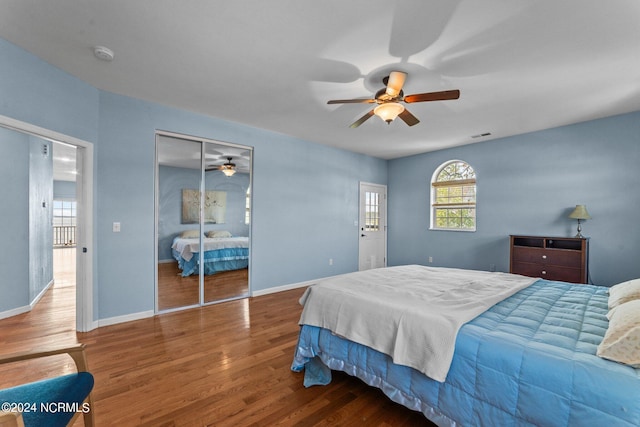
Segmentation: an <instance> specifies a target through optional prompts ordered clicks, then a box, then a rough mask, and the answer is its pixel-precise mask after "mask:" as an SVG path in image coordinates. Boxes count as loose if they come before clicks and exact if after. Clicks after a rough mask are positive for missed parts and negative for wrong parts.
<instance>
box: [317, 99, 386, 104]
mask: <svg viewBox="0 0 640 427" xmlns="http://www.w3.org/2000/svg"><path fill="white" fill-rule="evenodd" d="M374 102H376V100H375V99H332V100H331V101H329V102H327V104H373V103H374Z"/></svg>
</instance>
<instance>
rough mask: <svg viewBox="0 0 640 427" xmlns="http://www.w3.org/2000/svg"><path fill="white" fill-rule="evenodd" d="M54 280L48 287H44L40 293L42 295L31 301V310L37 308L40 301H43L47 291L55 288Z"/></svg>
mask: <svg viewBox="0 0 640 427" xmlns="http://www.w3.org/2000/svg"><path fill="white" fill-rule="evenodd" d="M53 283H54V280H51V281H50V282H49V283H48V284H47V286H45V287H44V289H43V290H41V291H40V293H39V294H38V295H36V297H35V298H34V299H33V301H31V304H29V305H30V306H31V308H32V309H33V307H35V306H36V304H38V301H40V300H41V299H42V297H43V296H44V294H46V293H47V291H48V290H49V288H51V287H52V286H53Z"/></svg>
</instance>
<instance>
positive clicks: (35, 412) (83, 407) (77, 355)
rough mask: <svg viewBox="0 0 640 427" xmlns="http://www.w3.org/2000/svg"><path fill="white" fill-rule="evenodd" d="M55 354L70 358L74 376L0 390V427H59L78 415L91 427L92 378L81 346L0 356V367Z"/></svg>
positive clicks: (71, 421) (86, 426) (69, 423)
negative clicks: (73, 367) (74, 371)
mask: <svg viewBox="0 0 640 427" xmlns="http://www.w3.org/2000/svg"><path fill="white" fill-rule="evenodd" d="M57 354H68V355H69V356H71V358H72V359H73V361H74V362H75V364H76V370H77V372H76V373H73V374H68V375H63V376H59V377H53V378H47V379H44V380H40V381H37V382H32V383H28V384H22V385H19V386H16V387H11V388H7V389H4V390H0V405H2V407H1V409H0V427H5V426H6V427H8V426H17V427H22V426H25V427H36V426H43V427H45V426H46V427H57V426H61V427H62V426H68V425H71V424H73V422H74V421H75V419H76V418H77V417H78V415H80V414H82V416H83V418H84V425H85V427H93V425H94V422H93V402H92V401H91V390H92V389H93V375H91V373H89V372H88V367H87V359H86V356H85V352H84V344H77V345H74V346H71V347H63V348H59V347H58V348H48V349H40V350H35V351H25V352H21V353H16V354H10V355H6V356H0V364H4V363H11V362H18V361H21V360H29V359H35V358H40V357H47V356H54V355H57Z"/></svg>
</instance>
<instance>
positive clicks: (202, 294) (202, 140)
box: [154, 130, 253, 314]
mask: <svg viewBox="0 0 640 427" xmlns="http://www.w3.org/2000/svg"><path fill="white" fill-rule="evenodd" d="M162 136H165V137H170V138H175V139H182V140H185V141H191V142H199V143H201V145H200V185H199V191H200V215H199V216H200V220H199V223H198V229H199V230H200V233H199V234H200V251H199V253H198V257H199V263H200V265H201V266H202V265H203V262H204V251H203V241H202V236H203V233H204V215H203V209H204V198H205V191H206V176H205V169H206V155H205V154H206V147H207V144H213V145H216V146H225V147H230V148H234V149H241V150H246V151H249V153H250V154H249V189H250V198H251V199H252V198H253V147H250V146H247V145H243V144H235V143H230V142H226V141H220V140H216V139H209V138H203V137H198V136H192V135H187V134H182V133H176V132H171V131H165V130H156V134H155V197H154V199H155V208H154V240H155V244H154V252H155V257H154V258H155V269H154V283H155V289H154V309H155V313H156V314H160V313H169V312H173V311H179V310H184V309H189V308H194V307H202V306H207V305H212V304H219V303H221V302H226V301H232V300H237V299H244V298H248V297H249V296H251V255H250V256H249V266H248V279H247V280H248V290H247V293H246V294H242V295H238V296H236V297H232V298H226V299H223V300H213V301H209V302H207V301H205V292H204V290H205V289H204V276H205V275H204V269H203V268H200V269H199V270H200V271H199V275H198V284H199V285H198V304H191V305H186V306H182V307H172V308H168V309H162V310H161V309H159V301H158V265H159V250H158V240H159V230H158V228H159V227H158V224H159V219H160V218H159V212H160V209H159V202H160V197H159V196H160V186H159V167H160V164H159V160H158V139H159V137H162ZM250 206H251V209H250V211H249V218H250V220H249V254H251V253H252V251H251V244H252V239H251V234H252V233H251V228H252V223H253V221H252V220H251V217H252V214H253V200H250Z"/></svg>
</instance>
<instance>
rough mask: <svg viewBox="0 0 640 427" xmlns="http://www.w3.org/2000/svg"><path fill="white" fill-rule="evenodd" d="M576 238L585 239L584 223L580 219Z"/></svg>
mask: <svg viewBox="0 0 640 427" xmlns="http://www.w3.org/2000/svg"><path fill="white" fill-rule="evenodd" d="M575 238H576V239H584V236H583V235H582V225H581V224H580V220H578V234H576V235H575Z"/></svg>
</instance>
